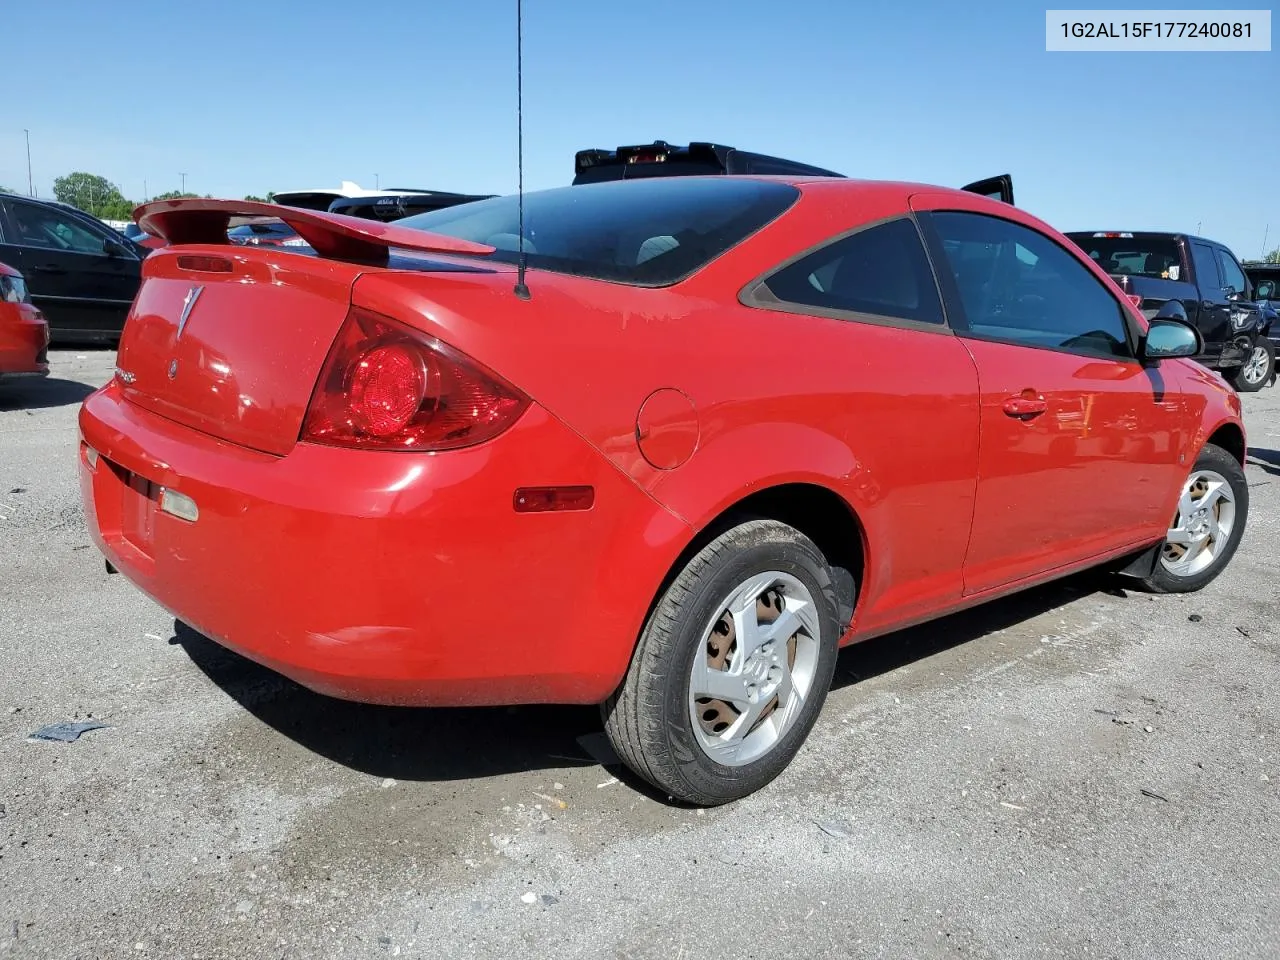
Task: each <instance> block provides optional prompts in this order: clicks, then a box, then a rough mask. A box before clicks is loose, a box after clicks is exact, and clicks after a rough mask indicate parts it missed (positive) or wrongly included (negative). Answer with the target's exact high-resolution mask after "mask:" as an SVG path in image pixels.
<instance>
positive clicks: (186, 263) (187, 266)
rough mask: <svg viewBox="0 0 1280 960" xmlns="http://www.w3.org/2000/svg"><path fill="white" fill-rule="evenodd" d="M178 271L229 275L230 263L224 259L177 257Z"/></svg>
mask: <svg viewBox="0 0 1280 960" xmlns="http://www.w3.org/2000/svg"><path fill="white" fill-rule="evenodd" d="M178 269H179V270H198V271H200V272H201V273H230V272H231V269H232V266H231V261H230V260H228V259H227V258H226V257H192V256H186V257H179V258H178Z"/></svg>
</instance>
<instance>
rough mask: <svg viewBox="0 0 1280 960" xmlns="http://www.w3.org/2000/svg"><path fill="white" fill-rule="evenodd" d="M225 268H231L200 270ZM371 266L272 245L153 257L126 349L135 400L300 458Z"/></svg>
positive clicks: (122, 358) (126, 374) (125, 374)
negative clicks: (310, 417) (356, 289)
mask: <svg viewBox="0 0 1280 960" xmlns="http://www.w3.org/2000/svg"><path fill="white" fill-rule="evenodd" d="M210 261H213V263H210ZM219 262H220V265H221V266H222V267H223V269H224V270H225V266H226V264H230V269H229V271H226V272H211V271H209V270H207V269H204V270H201V269H190V267H191V266H192V265H195V266H205V267H207V266H211V265H219ZM363 269H365V268H362V267H358V266H355V265H352V264H347V263H341V262H335V261H331V260H320V259H316V258H313V257H302V256H297V255H294V254H288V253H279V252H276V251H272V250H270V249H263V248H244V247H236V248H234V249H233V250H232V249H228V247H226V246H221V247H213V246H198V247H197V246H183V247H180V248H170V249H168V250H162V251H157V252H156V253H153V254H152V255H151V256H150V257H148V258H147V261H146V265H145V267H144V270H143V282H142V286H141V288H140V289H139V291H138V296H137V299H136V300H135V301H134V305H133V310H132V312H131V313H130V316H129V321H128V323H127V324H126V325H125V330H124V335H123V336H122V337H121V341H120V353H119V359H118V360H117V366H118V368H119V371H120V372H119V373H118V374H117V376H118V378H119V380H120V382H121V385H122V388H123V391H124V396H125V398H126V399H127V400H129V401H130V402H132V403H135V404H137V405H138V406H140V407H144V408H145V409H147V410H150V411H151V412H153V413H156V414H159V415H160V416H163V417H167V418H168V419H170V420H174V421H176V422H178V423H181V424H184V425H186V426H189V427H192V428H193V429H196V430H199V431H201V432H203V433H206V434H209V435H210V436H214V437H217V438H219V439H221V440H226V441H229V442H230V443H235V444H239V445H241V446H245V447H251V448H253V449H255V450H260V451H263V452H265V453H271V454H275V455H278V456H282V455H284V454H286V453H288V452H289V451H290V450H292V449H293V446H294V444H295V443H296V442H297V440H298V434H299V431H300V429H301V426H302V419H303V415H304V414H305V412H306V408H307V404H308V402H309V401H310V399H311V393H312V390H313V389H314V387H315V384H316V379H317V377H318V376H319V374H320V369H321V367H322V366H323V365H324V361H325V356H326V355H327V353H328V351H329V347H330V345H331V344H332V343H333V341H334V337H335V336H336V335H337V333H338V330H339V328H340V327H341V325H342V321H343V319H344V318H345V317H346V315H347V311H348V309H349V307H350V300H351V286H352V284H353V283H354V281H355V278H356V277H357V276H359V274H360V273H361V272H362V270H363Z"/></svg>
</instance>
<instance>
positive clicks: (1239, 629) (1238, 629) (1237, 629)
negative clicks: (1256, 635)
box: [1236, 627, 1249, 637]
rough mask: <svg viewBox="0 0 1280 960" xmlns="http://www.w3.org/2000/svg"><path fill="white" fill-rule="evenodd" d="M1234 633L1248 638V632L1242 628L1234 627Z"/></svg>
mask: <svg viewBox="0 0 1280 960" xmlns="http://www.w3.org/2000/svg"><path fill="white" fill-rule="evenodd" d="M1236 633H1238V634H1240V636H1242V637H1247V636H1249V631H1248V630H1246V629H1245V628H1244V627H1236Z"/></svg>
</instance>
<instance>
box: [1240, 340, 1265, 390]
mask: <svg viewBox="0 0 1280 960" xmlns="http://www.w3.org/2000/svg"><path fill="white" fill-rule="evenodd" d="M1267 360H1268V357H1267V348H1266V347H1263V346H1256V347H1254V348H1253V353H1251V354H1249V359H1248V360H1246V361H1245V364H1244V369H1242V370H1241V371H1240V377H1241V378H1242V379H1243V380H1244V381H1245V382H1246V383H1248V384H1255V383H1261V382H1262V378H1263V377H1265V376H1266V375H1267Z"/></svg>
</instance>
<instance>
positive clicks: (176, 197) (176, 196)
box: [151, 190, 200, 200]
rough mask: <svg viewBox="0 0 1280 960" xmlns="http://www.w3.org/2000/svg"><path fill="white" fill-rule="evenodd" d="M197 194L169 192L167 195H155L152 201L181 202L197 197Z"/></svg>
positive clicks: (177, 191)
mask: <svg viewBox="0 0 1280 960" xmlns="http://www.w3.org/2000/svg"><path fill="white" fill-rule="evenodd" d="M198 196H200V194H198V193H183V192H182V191H181V190H170V191H169V192H168V193H157V194H156V195H155V196H154V197H152V198H151V199H152V200H182V199H183V198H185V197H198Z"/></svg>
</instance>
